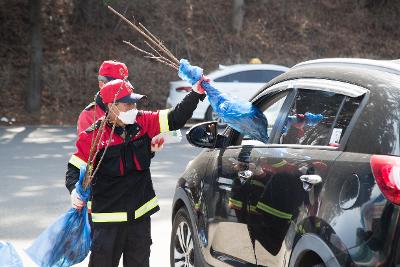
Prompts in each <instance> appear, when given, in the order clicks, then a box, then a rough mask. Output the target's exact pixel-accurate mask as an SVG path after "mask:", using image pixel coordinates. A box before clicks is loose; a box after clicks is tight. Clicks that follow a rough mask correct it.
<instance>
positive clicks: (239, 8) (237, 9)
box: [232, 0, 244, 36]
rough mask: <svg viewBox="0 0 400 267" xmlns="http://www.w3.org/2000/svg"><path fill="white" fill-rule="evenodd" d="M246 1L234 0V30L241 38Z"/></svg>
mask: <svg viewBox="0 0 400 267" xmlns="http://www.w3.org/2000/svg"><path fill="white" fill-rule="evenodd" d="M243 18H244V0H233V16H232V28H233V30H234V31H235V32H236V34H237V35H238V36H239V35H240V32H241V31H242V27H243Z"/></svg>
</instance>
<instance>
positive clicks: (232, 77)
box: [214, 70, 283, 83]
mask: <svg viewBox="0 0 400 267" xmlns="http://www.w3.org/2000/svg"><path fill="white" fill-rule="evenodd" d="M282 73H283V72H282V71H275V70H248V71H241V72H236V73H232V74H228V75H225V76H222V77H219V78H217V79H215V80H214V82H221V83H227V82H241V83H267V82H269V81H270V80H272V79H273V78H275V77H277V76H279V75H280V74H282Z"/></svg>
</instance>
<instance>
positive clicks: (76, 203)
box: [71, 189, 86, 210]
mask: <svg viewBox="0 0 400 267" xmlns="http://www.w3.org/2000/svg"><path fill="white" fill-rule="evenodd" d="M85 205H86V203H85V202H84V201H82V199H81V198H80V197H79V194H78V193H77V192H76V189H74V190H72V192H71V206H72V207H73V208H74V209H77V210H80V209H82V208H83V206H85Z"/></svg>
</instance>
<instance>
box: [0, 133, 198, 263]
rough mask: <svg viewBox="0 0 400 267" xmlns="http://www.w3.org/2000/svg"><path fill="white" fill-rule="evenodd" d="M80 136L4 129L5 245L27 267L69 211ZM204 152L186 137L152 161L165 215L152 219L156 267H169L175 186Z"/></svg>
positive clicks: (0, 220) (0, 210) (1, 233)
mask: <svg viewBox="0 0 400 267" xmlns="http://www.w3.org/2000/svg"><path fill="white" fill-rule="evenodd" d="M186 131H187V129H183V130H182V134H183V135H184V134H185V133H186ZM76 137H77V136H76V129H75V128H73V127H2V128H1V127H0V241H8V242H11V243H12V244H13V245H14V246H15V247H16V248H17V250H18V252H19V253H20V255H21V257H22V258H23V261H24V266H25V267H30V266H36V265H34V264H33V263H32V262H31V261H30V260H29V258H27V256H26V255H25V254H24V252H23V249H24V248H27V247H28V246H29V245H30V244H31V242H32V241H33V240H34V239H35V238H36V237H37V236H38V235H39V234H40V233H41V232H42V231H43V230H44V229H45V228H46V227H48V226H49V225H50V224H51V223H53V222H54V221H55V220H56V219H57V218H58V217H59V216H60V215H62V214H63V213H64V212H65V211H67V210H68V209H69V208H70V203H69V193H68V190H67V189H66V188H65V186H64V181H65V171H66V166H67V162H68V159H69V157H70V156H71V154H72V153H73V152H74V151H75V147H74V144H75V140H76ZM200 151H201V149H199V148H195V147H193V146H191V145H189V144H188V143H187V141H186V139H185V137H184V138H183V140H182V142H181V143H178V144H166V145H165V147H164V149H163V150H162V151H160V152H157V154H156V156H155V157H154V158H153V161H152V165H151V171H152V177H153V184H154V188H155V190H156V193H157V196H158V199H159V204H160V207H161V211H159V212H158V213H156V214H155V215H153V216H152V239H153V245H152V247H151V256H150V265H151V266H157V267H160V266H169V244H170V234H171V233H170V232H171V205H172V198H173V194H174V190H175V185H176V181H177V179H178V177H179V176H180V174H181V173H182V172H183V171H184V169H185V167H186V165H187V163H188V162H189V161H190V160H191V159H193V158H194V157H195V155H197V154H198V153H199V152H200ZM87 262H88V261H87V259H86V260H85V261H84V262H83V263H81V264H78V265H75V266H87ZM120 266H122V265H120Z"/></svg>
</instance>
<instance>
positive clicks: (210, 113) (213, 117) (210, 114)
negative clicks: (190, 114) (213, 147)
mask: <svg viewBox="0 0 400 267" xmlns="http://www.w3.org/2000/svg"><path fill="white" fill-rule="evenodd" d="M205 119H206V121H217V122H218V126H223V127H225V126H226V123H224V122H223V121H222V120H221V119H220V118H219V117H218V114H217V113H216V112H215V111H214V110H213V108H212V107H211V106H209V107H208V109H207V112H206V116H205Z"/></svg>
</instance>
